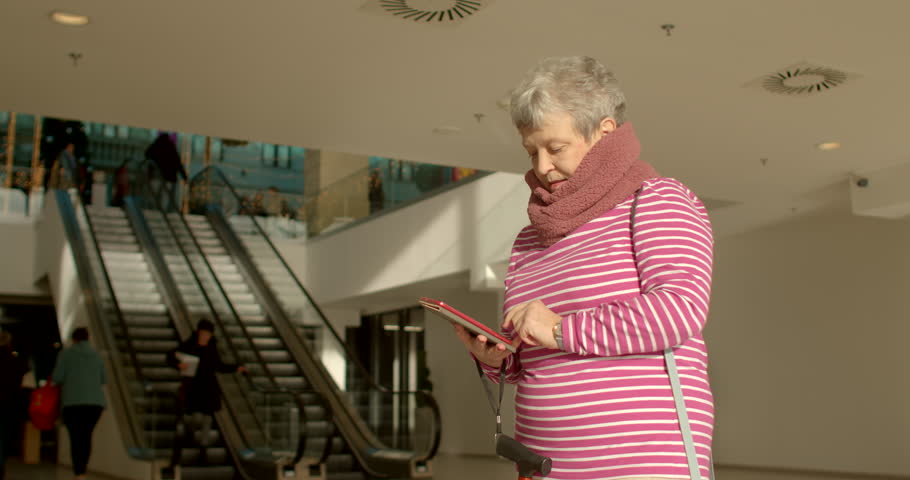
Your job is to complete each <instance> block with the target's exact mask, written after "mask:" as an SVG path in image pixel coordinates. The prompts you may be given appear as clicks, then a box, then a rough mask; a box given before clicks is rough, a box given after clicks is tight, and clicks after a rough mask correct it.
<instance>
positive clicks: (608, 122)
mask: <svg viewBox="0 0 910 480" xmlns="http://www.w3.org/2000/svg"><path fill="white" fill-rule="evenodd" d="M613 130H616V120H614V119H613V117H604V119H603V120H601V121H600V131H601V132H603V134H604V135H606V134H608V133H612V132H613Z"/></svg>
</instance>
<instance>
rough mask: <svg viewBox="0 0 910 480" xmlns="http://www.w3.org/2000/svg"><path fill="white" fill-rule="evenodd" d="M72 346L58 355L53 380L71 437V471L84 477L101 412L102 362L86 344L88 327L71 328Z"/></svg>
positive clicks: (102, 394) (102, 391)
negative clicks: (59, 394)
mask: <svg viewBox="0 0 910 480" xmlns="http://www.w3.org/2000/svg"><path fill="white" fill-rule="evenodd" d="M72 338H73V346H71V347H70V348H67V349H66V350H64V351H63V352H61V353H60V356H59V357H57V366H56V367H54V374H53V377H52V378H53V382H54V384H55V385H59V386H60V387H61V390H62V391H61V401H60V404H61V405H62V406H63V424H64V425H66V430H67V431H68V432H69V437H70V453H71V455H72V459H73V473H74V474H75V475H76V478H77V479H84V478H85V472H86V469H87V467H88V460H89V456H90V455H91V453H92V432H93V431H94V430H95V425H97V424H98V419H99V418H101V412H102V411H104V407H105V405H106V401H105V399H104V390H103V388H104V384H105V383H106V378H105V373H104V361H103V360H102V359H101V356H100V355H98V352H96V351H95V349H94V348H92V346H91V345H89V343H88V330H87V329H85V328H77V329H76V330H75V331H73V337H72Z"/></svg>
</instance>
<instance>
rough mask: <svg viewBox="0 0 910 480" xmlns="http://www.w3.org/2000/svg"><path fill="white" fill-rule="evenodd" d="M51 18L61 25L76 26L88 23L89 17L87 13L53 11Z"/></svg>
mask: <svg viewBox="0 0 910 480" xmlns="http://www.w3.org/2000/svg"><path fill="white" fill-rule="evenodd" d="M51 20H53V21H54V22H56V23H59V24H60V25H69V26H74V27H81V26H83V25H88V17H86V16H85V15H79V14H75V13H67V12H61V11H55V12H51Z"/></svg>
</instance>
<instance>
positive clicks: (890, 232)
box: [706, 205, 910, 475]
mask: <svg viewBox="0 0 910 480" xmlns="http://www.w3.org/2000/svg"><path fill="white" fill-rule="evenodd" d="M715 269H716V270H715V276H714V291H713V300H712V307H711V314H710V317H709V322H708V327H707V330H706V337H707V340H708V348H709V352H710V359H711V366H710V373H711V381H712V387H713V389H714V392H715V395H716V401H717V435H716V437H715V455H716V457H715V458H716V460H717V461H718V462H721V463H729V464H743V465H758V466H774V467H790V468H805V469H819V470H834V471H853V472H868V473H880V474H895V475H896V474H902V475H906V474H907V472H910V357H908V355H907V353H906V350H907V344H908V339H910V295H908V288H910V222H908V221H889V220H876V219H868V218H860V217H855V216H852V215H850V213H849V206H847V205H843V206H841V207H840V208H838V209H837V210H836V211H828V212H824V213H820V214H816V215H814V216H812V217H808V218H803V219H799V220H795V221H791V222H789V223H787V224H783V225H778V226H774V227H769V228H764V229H762V230H759V231H753V232H749V233H748V234H744V235H739V236H735V237H728V238H721V239H719V240H718V241H717V245H716V258H715Z"/></svg>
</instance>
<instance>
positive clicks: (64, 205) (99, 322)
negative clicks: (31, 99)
mask: <svg viewBox="0 0 910 480" xmlns="http://www.w3.org/2000/svg"><path fill="white" fill-rule="evenodd" d="M53 193H54V194H55V196H56V200H57V206H58V208H59V210H60V216H61V219H62V220H63V228H64V231H65V234H66V236H67V238H68V240H69V243H70V245H71V248H72V254H73V259H74V261H75V263H76V275H78V277H79V278H80V283H82V284H83V285H85V286H86V287H88V288H83V289H82V293H83V295H84V296H85V299H86V300H85V302H86V303H87V304H88V305H87V306H89V308H87V309H86V310H87V311H88V312H89V315H90V316H92V317H93V320H94V321H93V323H94V324H95V325H96V326H97V327H98V328H99V329H100V330H101V332H100V333H101V338H102V339H103V341H104V343H105V344H106V347H107V350H108V352H109V355H110V358H109V359H108V362H106V363H107V364H108V365H109V368H110V369H111V371H112V372H113V374H114V378H115V382H113V384H114V385H113V388H114V390H115V391H116V392H117V396H118V397H119V399H120V404H121V406H122V407H123V409H124V410H126V411H125V412H124V417H125V420H126V423H127V425H128V431H129V435H130V436H131V437H132V438H131V439H130V440H131V442H132V444H133V445H138V446H140V448H142V449H148V448H149V447H148V446H147V445H145V442H143V441H142V440H143V435H142V434H140V432H139V430H140V429H139V427H138V425H137V424H136V419H137V418H138V417H137V414H136V411H135V408H134V405H133V398H132V395H130V393H129V384H128V383H127V380H126V374H125V372H124V371H123V365H122V364H121V362H119V361H117V358H116V357H114V356H113V355H112V354H111V352H119V351H120V349H119V348H118V347H117V341H116V339H115V338H114V334H113V332H111V330H110V326H109V325H108V324H107V322H106V321H105V319H104V317H105V315H104V313H103V306H102V304H101V302H99V301H98V299H97V298H95V292H98V291H100V290H99V288H98V285H97V283H98V282H97V281H96V279H95V274H94V269H93V268H92V266H91V264H90V263H89V262H90V261H89V259H88V252H87V249H88V247H87V246H86V245H85V239H84V238H83V236H82V232H81V229H80V228H79V220H78V217H77V214H76V209H75V207H74V206H73V202H72V199H71V198H70V196H69V193H67V192H65V191H62V190H54V192H53ZM80 204H81V202H80ZM82 208H83V214H84V215H85V218H86V222H87V224H88V225H89V227H90V228H89V231H90V234H91V235H92V240H93V241H95V250H96V253H97V254H98V255H99V261H100V262H101V270H102V272H103V274H104V278H105V281H106V282H107V285H106V287H107V291H108V293H109V294H110V295H111V301H112V303H113V305H114V312H115V314H116V315H117V317H118V321H119V323H120V325H121V328H122V329H123V335H124V338H126V342H127V343H126V345H127V349H128V350H129V352H128V354H129V355H130V359H131V361H132V362H133V368H135V370H136V374H137V378H139V379H140V383H141V384H142V385H143V388H145V385H146V383H145V381H144V377H143V376H142V369H141V368H139V363H138V362H137V357H136V351H135V349H134V348H133V347H132V341H131V340H130V338H129V332H128V331H127V329H126V322H125V320H124V319H123V314H122V312H121V311H120V307H119V305H118V304H117V297H116V296H114V292H113V288H112V287H111V284H110V277H109V276H108V274H107V267H106V266H105V264H104V257H103V256H101V252H100V249H99V248H98V245H97V241H96V238H95V237H94V231H93V230H92V228H91V221H90V220H89V217H88V212H86V211H85V207H84V206H82Z"/></svg>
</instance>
